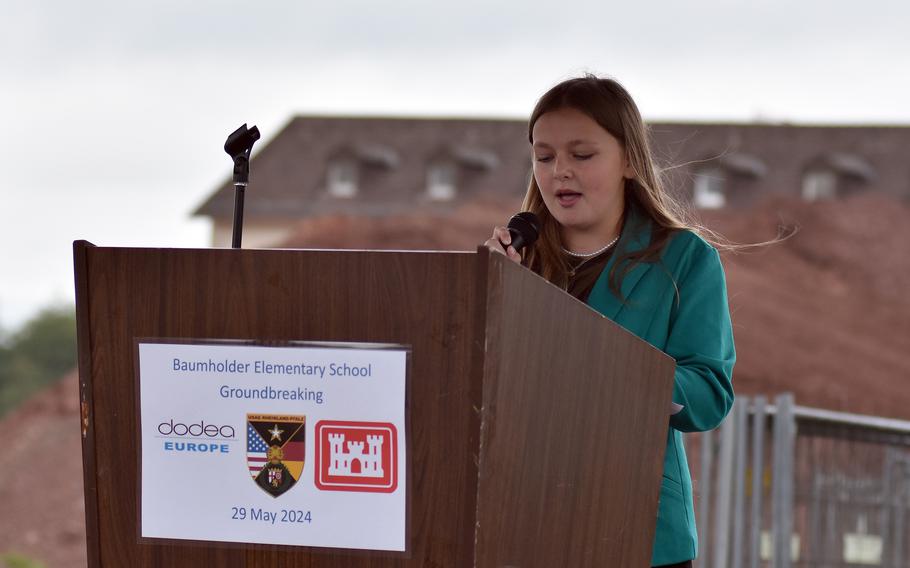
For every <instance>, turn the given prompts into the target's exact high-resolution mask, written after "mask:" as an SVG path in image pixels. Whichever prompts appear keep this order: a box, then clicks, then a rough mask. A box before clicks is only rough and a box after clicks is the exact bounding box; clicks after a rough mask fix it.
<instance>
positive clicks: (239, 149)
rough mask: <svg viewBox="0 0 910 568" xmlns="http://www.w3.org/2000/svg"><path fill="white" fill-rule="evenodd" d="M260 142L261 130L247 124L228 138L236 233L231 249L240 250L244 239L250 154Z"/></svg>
mask: <svg viewBox="0 0 910 568" xmlns="http://www.w3.org/2000/svg"><path fill="white" fill-rule="evenodd" d="M256 140H259V129H258V128H256V127H255V126H253V128H249V129H248V128H247V127H246V123H243V126H241V127H240V128H238V129H237V130H235V131H234V132H232V133H231V134H230V136H228V137H227V141H226V142H225V143H224V151H225V152H227V153H228V155H229V156H230V157H231V158H232V159H233V160H234V233H233V236H232V238H231V248H240V241H241V239H242V238H243V192H244V190H245V189H246V186H247V185H248V184H249V182H250V152H252V150H253V144H254V143H255V142H256Z"/></svg>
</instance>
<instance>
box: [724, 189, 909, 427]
mask: <svg viewBox="0 0 910 568" xmlns="http://www.w3.org/2000/svg"><path fill="white" fill-rule="evenodd" d="M706 223H707V224H708V225H709V226H710V227H712V228H714V229H717V230H718V231H720V232H721V233H723V234H724V235H725V236H727V237H728V238H729V239H731V240H732V241H736V242H740V243H750V242H758V241H762V240H767V239H772V238H774V237H775V235H776V232H777V229H778V227H779V226H781V225H785V226H794V225H795V226H796V227H797V229H798V230H797V232H796V234H794V235H793V236H792V237H790V238H788V239H786V240H784V241H782V242H778V243H776V244H771V245H768V246H765V247H758V248H757V249H755V250H753V251H751V252H741V253H734V254H727V255H725V263H726V267H727V277H728V285H729V291H730V298H731V302H730V303H731V308H732V310H733V322H734V332H735V335H736V344H737V351H738V354H739V361H738V363H737V366H736V371H735V375H736V379H735V384H736V388H737V390H738V391H739V392H742V393H755V394H757V393H768V394H772V393H777V392H781V391H791V392H793V393H795V395H796V400H797V403H799V404H803V405H807V406H818V407H822V408H828V409H832V410H845V411H850V412H858V413H863V414H877V415H883V416H890V417H894V418H904V419H910V388H907V387H906V386H905V385H904V382H905V381H906V380H907V379H908V378H910V298H908V297H907V295H906V294H905V293H904V292H905V291H906V290H907V289H908V288H910V208H908V206H907V205H906V204H905V203H903V202H900V201H898V200H895V199H893V198H890V197H887V196H884V195H880V194H866V195H863V196H859V197H856V198H853V199H848V200H845V201H826V202H818V203H804V202H802V201H798V200H772V201H768V202H765V203H763V204H762V205H761V206H760V207H758V208H756V209H750V210H748V211H739V212H735V211H734V212H716V213H713V214H711V215H710V216H707V217H706Z"/></svg>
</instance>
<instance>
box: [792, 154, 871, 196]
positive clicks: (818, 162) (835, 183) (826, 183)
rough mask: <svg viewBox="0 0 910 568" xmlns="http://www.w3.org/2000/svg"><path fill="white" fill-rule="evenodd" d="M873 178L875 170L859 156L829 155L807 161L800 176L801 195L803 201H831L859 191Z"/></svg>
mask: <svg viewBox="0 0 910 568" xmlns="http://www.w3.org/2000/svg"><path fill="white" fill-rule="evenodd" d="M877 177H878V174H877V172H876V171H875V168H874V167H873V166H872V165H871V164H870V163H869V162H867V161H866V160H865V159H863V158H862V157H860V156H857V155H855V154H846V153H840V152H832V153H830V154H825V155H822V156H819V157H818V158H816V159H815V160H813V161H812V162H810V164H809V167H808V168H807V169H806V173H805V174H803V187H802V196H803V199H805V200H806V201H816V200H819V199H832V198H835V197H838V196H840V195H844V194H846V193H850V192H851V191H856V190H859V189H862V188H863V187H864V186H867V185H869V184H871V183H873V182H874V181H875V180H876V178H877Z"/></svg>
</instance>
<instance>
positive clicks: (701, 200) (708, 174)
mask: <svg viewBox="0 0 910 568" xmlns="http://www.w3.org/2000/svg"><path fill="white" fill-rule="evenodd" d="M692 200H693V202H694V203H695V207H697V208H699V209H720V208H721V207H723V206H724V205H726V203H727V196H726V194H725V193H724V172H723V171H722V170H721V169H720V168H710V169H705V170H702V171H700V172H698V173H696V174H695V181H694V184H693V187H692Z"/></svg>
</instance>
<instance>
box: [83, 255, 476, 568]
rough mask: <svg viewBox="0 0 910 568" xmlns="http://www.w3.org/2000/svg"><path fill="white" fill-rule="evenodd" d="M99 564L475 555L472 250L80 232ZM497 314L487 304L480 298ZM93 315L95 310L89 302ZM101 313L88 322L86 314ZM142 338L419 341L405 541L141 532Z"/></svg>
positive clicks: (362, 561)
mask: <svg viewBox="0 0 910 568" xmlns="http://www.w3.org/2000/svg"><path fill="white" fill-rule="evenodd" d="M76 264H77V266H76V271H77V281H79V282H82V284H81V285H80V286H78V287H77V288H78V290H77V292H78V296H79V298H78V302H79V305H80V322H81V323H82V324H83V325H82V326H81V327H80V334H79V342H80V354H81V358H80V364H81V363H82V362H83V360H85V359H87V361H86V367H87V368H86V369H84V370H82V371H81V375H82V376H83V380H84V381H85V384H87V385H90V390H91V393H90V395H91V396H90V398H89V399H88V401H89V403H90V405H91V411H92V414H91V415H92V417H93V442H94V444H93V445H92V444H89V443H87V444H86V446H85V456H86V464H94V471H90V470H91V468H89V467H88V466H87V469H86V473H87V476H86V497H87V499H91V500H93V501H94V502H93V503H91V504H89V503H87V515H88V511H90V510H92V508H93V507H96V508H97V526H94V527H93V526H91V524H90V525H89V537H88V538H89V544H90V546H89V549H90V550H92V546H96V547H97V550H98V554H97V558H92V557H91V556H90V558H92V560H91V564H92V565H103V566H125V565H131V566H132V565H135V566H216V565H217V566H229V567H231V566H317V565H318V566H330V567H331V566H351V567H359V566H370V567H385V566H466V565H470V564H471V563H472V561H473V538H474V522H473V519H474V512H475V509H476V480H477V466H476V459H474V458H473V457H472V456H474V455H476V446H477V443H478V435H479V434H478V433H479V417H478V415H477V413H476V412H475V410H474V409H476V408H479V407H480V396H481V376H480V372H482V368H483V366H482V364H480V363H478V362H477V359H478V358H482V345H483V342H482V341H480V340H478V338H477V334H478V333H480V332H482V330H483V326H482V325H480V324H479V322H478V321H477V320H476V318H477V316H478V313H479V312H478V309H477V306H478V304H479V303H480V302H478V294H479V293H481V292H482V291H483V290H482V288H480V286H481V284H482V282H481V281H480V280H478V279H477V277H476V272H477V257H476V255H475V254H472V253H435V254H430V253H427V254H421V253H402V252H352V251H346V252H340V251H266V250H262V251H255V250H229V249H226V250H175V249H120V248H89V247H82V248H81V249H79V248H78V247H77V252H76ZM480 313H482V312H480ZM86 316H87V317H86ZM86 321H88V322H90V328H88V329H85V325H84V324H85V322H86ZM140 337H166V338H198V339H254V340H264V341H287V340H302V341H361V342H382V343H401V344H407V345H410V346H411V347H412V349H413V351H412V357H411V377H410V379H411V380H410V389H411V390H410V395H409V396H410V400H409V401H408V415H409V432H408V438H409V446H410V448H409V449H410V462H411V464H410V465H411V470H410V475H409V480H410V487H409V489H410V492H409V494H410V496H411V501H410V513H411V515H410V519H409V527H410V544H409V552H408V553H407V554H406V555H397V554H388V553H379V552H377V553H366V552H356V551H344V550H329V549H317V548H304V547H283V546H261V545H259V546H244V545H221V544H211V543H183V542H173V541H169V542H161V541H142V542H139V541H138V535H139V531H138V443H137V432H138V429H137V416H138V408H136V400H137V395H136V384H135V381H134V379H133V377H134V374H135V368H134V366H135V363H134V360H133V343H134V340H135V338H140Z"/></svg>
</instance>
